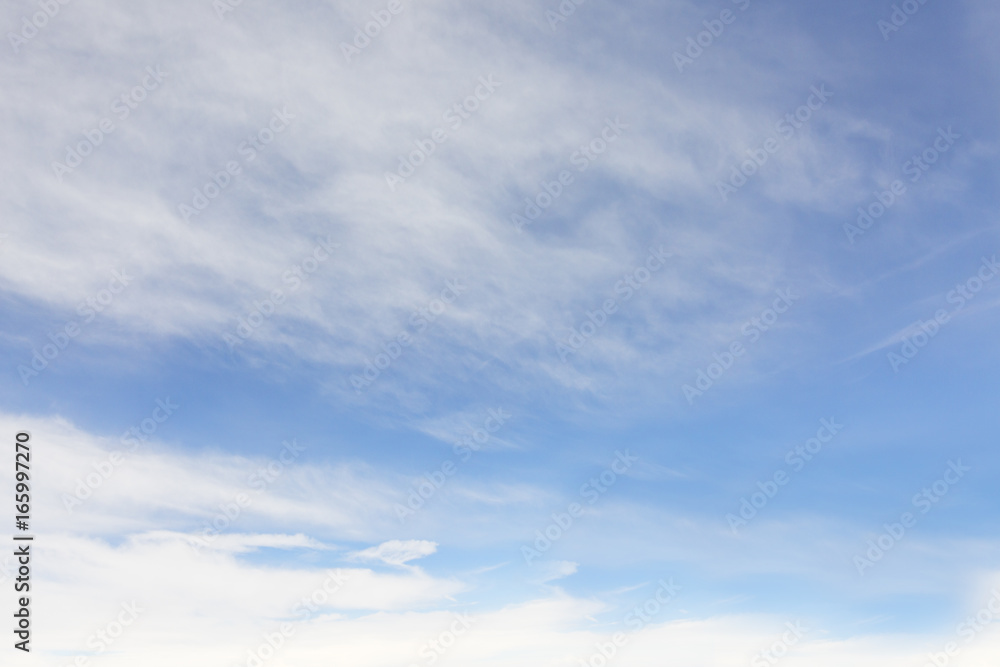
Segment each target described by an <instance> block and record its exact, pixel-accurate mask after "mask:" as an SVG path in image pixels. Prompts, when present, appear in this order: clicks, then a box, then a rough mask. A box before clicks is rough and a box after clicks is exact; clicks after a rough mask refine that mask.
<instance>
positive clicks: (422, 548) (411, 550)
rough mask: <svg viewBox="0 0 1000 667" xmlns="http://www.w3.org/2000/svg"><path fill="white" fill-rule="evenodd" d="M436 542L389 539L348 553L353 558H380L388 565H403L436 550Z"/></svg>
mask: <svg viewBox="0 0 1000 667" xmlns="http://www.w3.org/2000/svg"><path fill="white" fill-rule="evenodd" d="M437 546H438V545H437V543H436V542H428V541H427V540H405V541H404V540H390V541H389V542H383V543H382V544H380V545H378V546H377V547H371V548H370V549H365V550H363V551H358V552H355V553H353V554H350V556H349V557H350V558H352V559H355V560H380V561H382V562H383V563H388V564H389V565H405V564H406V563H408V562H410V561H411V560H416V559H418V558H426V557H427V556H430V555H431V554H434V553H436V552H437Z"/></svg>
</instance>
